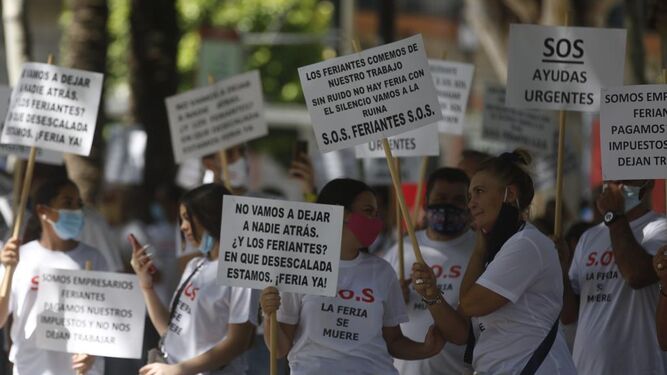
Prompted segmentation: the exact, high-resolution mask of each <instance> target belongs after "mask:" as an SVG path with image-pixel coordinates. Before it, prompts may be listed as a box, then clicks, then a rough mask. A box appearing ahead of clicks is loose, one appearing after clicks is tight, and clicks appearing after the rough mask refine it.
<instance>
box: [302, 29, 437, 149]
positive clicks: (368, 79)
mask: <svg viewBox="0 0 667 375" xmlns="http://www.w3.org/2000/svg"><path fill="white" fill-rule="evenodd" d="M425 52H426V51H425V49H424V42H423V40H422V37H421V34H418V35H415V36H412V37H409V38H406V39H403V40H400V41H398V42H394V43H390V44H385V45H383V46H380V47H375V48H371V49H367V50H365V51H363V52H359V53H354V54H351V55H348V56H343V57H339V58H336V59H331V60H327V61H323V62H320V63H317V64H312V65H308V66H304V67H301V68H299V79H300V80H301V87H302V88H303V94H304V96H305V98H306V105H307V106H308V112H309V114H310V118H311V120H312V122H313V127H314V129H315V138H316V139H317V144H318V147H319V149H320V151H322V152H329V151H333V150H339V149H342V148H346V147H350V146H355V145H359V144H363V143H366V142H369V141H373V140H377V139H381V138H385V137H390V136H392V135H397V134H400V133H404V132H406V131H409V130H413V129H417V128H419V127H422V126H425V125H428V124H432V123H434V122H436V121H439V120H441V119H442V113H441V112H440V110H439V108H440V105H439V104H438V98H437V96H436V93H435V87H434V86H433V79H432V77H431V72H430V68H429V66H428V61H427V59H426V54H425Z"/></svg>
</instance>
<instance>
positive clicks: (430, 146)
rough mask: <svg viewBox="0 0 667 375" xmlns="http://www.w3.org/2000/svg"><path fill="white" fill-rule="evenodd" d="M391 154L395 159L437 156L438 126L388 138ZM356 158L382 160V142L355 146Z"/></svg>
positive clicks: (438, 143) (430, 126)
mask: <svg viewBox="0 0 667 375" xmlns="http://www.w3.org/2000/svg"><path fill="white" fill-rule="evenodd" d="M389 146H390V147H391V153H392V155H394V156H395V157H410V156H437V155H439V154H440V141H439V137H438V125H437V124H432V125H427V126H423V127H421V128H418V129H415V130H411V131H409V132H405V133H402V134H399V135H395V136H393V137H389ZM355 151H356V155H357V158H384V157H385V155H384V151H383V149H382V141H380V140H376V141H370V142H366V143H364V144H362V145H357V146H355Z"/></svg>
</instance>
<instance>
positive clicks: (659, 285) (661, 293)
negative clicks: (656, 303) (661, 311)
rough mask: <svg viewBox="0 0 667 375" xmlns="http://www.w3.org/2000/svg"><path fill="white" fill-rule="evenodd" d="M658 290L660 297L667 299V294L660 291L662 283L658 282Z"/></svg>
mask: <svg viewBox="0 0 667 375" xmlns="http://www.w3.org/2000/svg"><path fill="white" fill-rule="evenodd" d="M658 290H659V291H660V295H661V296H663V297H665V298H667V294H665V290H664V289H662V283H661V282H658Z"/></svg>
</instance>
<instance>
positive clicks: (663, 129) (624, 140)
mask: <svg viewBox="0 0 667 375" xmlns="http://www.w3.org/2000/svg"><path fill="white" fill-rule="evenodd" d="M600 146H601V147H600V148H601V152H602V178H603V179H604V180H643V179H656V178H667V86H665V85H637V86H621V87H614V88H606V89H602V104H601V106H600Z"/></svg>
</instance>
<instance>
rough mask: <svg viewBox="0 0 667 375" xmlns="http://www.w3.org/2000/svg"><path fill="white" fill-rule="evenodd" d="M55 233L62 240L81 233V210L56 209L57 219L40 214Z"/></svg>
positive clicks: (75, 236) (70, 238)
mask: <svg viewBox="0 0 667 375" xmlns="http://www.w3.org/2000/svg"><path fill="white" fill-rule="evenodd" d="M42 219H44V220H46V221H47V222H48V223H49V224H51V227H53V231H54V232H56V235H57V236H58V237H59V238H60V239H62V240H73V239H75V238H77V237H79V235H80V234H81V230H82V229H83V211H82V210H58V220H57V221H55V222H54V221H53V220H51V219H49V218H47V217H46V215H42Z"/></svg>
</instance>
